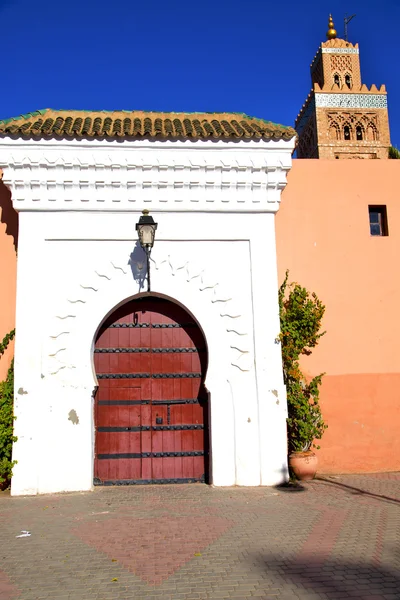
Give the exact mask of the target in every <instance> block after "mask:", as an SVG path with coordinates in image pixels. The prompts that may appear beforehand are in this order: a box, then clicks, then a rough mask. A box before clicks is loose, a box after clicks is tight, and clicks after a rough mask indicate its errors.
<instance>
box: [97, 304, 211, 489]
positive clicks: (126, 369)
mask: <svg viewBox="0 0 400 600" xmlns="http://www.w3.org/2000/svg"><path fill="white" fill-rule="evenodd" d="M94 366H95V371H96V375H97V381H98V389H97V392H96V394H95V400H94V417H95V458H94V484H95V485H143V484H168V483H169V484H170V483H201V482H204V483H209V482H210V468H209V465H210V456H209V454H210V453H209V394H208V393H207V390H206V388H205V385H204V381H205V377H206V372H207V366H208V350H207V343H206V339H205V336H204V333H203V331H202V329H201V327H200V325H199V323H198V322H197V320H196V319H195V317H194V316H193V315H192V314H191V313H190V312H189V311H188V310H187V309H186V308H185V307H183V306H182V305H181V304H179V303H177V302H176V301H174V300H173V299H171V298H169V297H166V296H164V295H161V294H151V293H145V294H141V295H139V296H136V297H135V298H134V299H131V300H129V301H128V302H125V303H124V304H122V305H121V306H119V307H118V308H116V309H115V310H114V311H113V312H112V313H111V314H110V315H109V316H107V317H106V319H105V320H104V322H103V323H102V325H101V326H100V328H99V331H98V333H97V337H96V342H95V348H94Z"/></svg>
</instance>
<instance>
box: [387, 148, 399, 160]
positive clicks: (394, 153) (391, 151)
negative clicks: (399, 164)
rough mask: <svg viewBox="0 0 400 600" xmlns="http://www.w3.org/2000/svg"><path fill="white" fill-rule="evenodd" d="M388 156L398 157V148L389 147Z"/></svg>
mask: <svg viewBox="0 0 400 600" xmlns="http://www.w3.org/2000/svg"><path fill="white" fill-rule="evenodd" d="M389 158H397V159H398V158H400V150H399V149H398V148H396V147H395V146H390V148H389Z"/></svg>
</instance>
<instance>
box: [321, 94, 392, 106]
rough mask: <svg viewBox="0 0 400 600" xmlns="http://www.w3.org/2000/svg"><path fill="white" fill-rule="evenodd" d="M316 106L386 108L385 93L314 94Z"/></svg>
mask: <svg viewBox="0 0 400 600" xmlns="http://www.w3.org/2000/svg"><path fill="white" fill-rule="evenodd" d="M315 105H316V107H317V108H326V107H329V108H387V96H386V94H329V93H328V94H315Z"/></svg>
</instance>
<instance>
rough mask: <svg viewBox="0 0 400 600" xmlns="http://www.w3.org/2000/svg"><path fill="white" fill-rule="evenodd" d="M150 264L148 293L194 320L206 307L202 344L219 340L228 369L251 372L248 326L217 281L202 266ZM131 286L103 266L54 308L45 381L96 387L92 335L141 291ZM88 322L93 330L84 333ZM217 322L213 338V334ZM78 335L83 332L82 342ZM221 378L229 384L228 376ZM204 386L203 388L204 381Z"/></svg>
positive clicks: (126, 273) (170, 260) (122, 270)
mask: <svg viewBox="0 0 400 600" xmlns="http://www.w3.org/2000/svg"><path fill="white" fill-rule="evenodd" d="M151 262H152V280H153V290H154V291H155V292H160V293H161V292H162V293H163V294H164V295H165V294H167V295H169V296H170V297H171V298H172V299H173V300H178V301H180V302H182V304H183V305H184V306H185V307H186V308H188V309H189V310H190V311H191V312H193V314H194V315H195V316H196V318H197V315H198V314H199V313H201V312H204V309H203V311H201V310H200V306H202V305H203V306H204V304H206V305H207V307H206V311H212V312H213V314H214V318H215V322H214V326H213V327H211V329H210V319H209V317H206V319H204V322H200V325H201V327H202V329H203V331H204V333H205V335H206V338H207V333H208V334H209V336H208V340H210V338H211V337H213V338H215V336H216V334H217V335H218V336H219V337H220V338H221V336H222V338H223V339H224V340H225V347H224V348H223V351H224V355H225V357H227V358H228V360H229V363H230V367H233V368H234V370H238V371H242V372H246V371H250V370H251V369H252V368H253V366H254V358H253V352H252V347H251V346H252V336H251V335H249V334H250V324H249V323H248V322H247V320H246V319H245V317H244V316H243V312H244V311H243V309H242V308H241V307H240V306H239V305H238V303H237V302H235V300H234V299H233V297H232V294H230V293H229V292H228V291H227V290H226V286H224V285H223V283H222V284H221V281H220V280H221V277H218V279H219V281H217V278H216V277H213V276H212V274H210V273H207V271H206V270H205V269H204V268H203V267H202V266H200V265H196V264H194V263H193V262H188V261H185V260H184V259H183V258H178V257H171V256H168V257H167V258H165V259H162V260H161V259H160V260H157V259H156V260H153V259H152V260H151ZM222 278H223V277H222ZM132 284H134V285H132ZM134 286H135V282H134V281H133V277H132V272H131V269H130V268H129V266H128V267H127V266H125V265H123V266H121V264H120V261H118V260H112V261H109V262H107V263H105V264H103V265H102V266H100V267H98V268H96V269H95V270H94V271H93V272H91V273H90V274H89V275H88V276H87V278H84V279H83V280H81V283H80V284H79V286H77V287H76V289H74V290H72V291H71V292H70V294H69V295H68V297H67V299H66V300H64V301H63V302H62V304H61V305H60V306H59V307H57V308H56V310H55V314H54V315H53V317H52V319H51V323H50V324H49V337H48V339H47V340H46V342H45V346H46V352H45V355H46V356H45V357H44V361H45V363H46V364H45V365H43V371H44V372H45V373H46V376H48V377H50V378H51V379H59V380H60V381H62V382H63V384H64V385H65V384H67V385H69V386H72V387H74V386H76V385H85V386H86V387H92V388H95V387H96V386H97V378H96V374H95V372H94V369H93V363H92V362H91V364H90V368H89V362H88V357H89V354H90V352H91V351H92V350H93V344H94V341H95V336H96V333H97V331H98V330H99V328H100V326H101V324H102V323H103V322H104V320H105V318H106V317H107V316H108V315H109V314H110V313H111V312H112V311H113V310H115V308H116V307H117V306H119V305H121V304H123V303H124V302H126V301H128V300H129V299H130V298H134V297H135V296H137V294H138V293H140V286H139V285H138V284H136V286H137V289H135V287H134ZM185 288H186V289H185ZM89 315H90V316H89ZM89 322H91V323H92V328H90V326H89V327H88V323H89ZM216 322H217V332H218V333H217V332H216V331H215V323H216ZM212 330H213V333H212V334H211V331H212ZM82 331H83V332H86V335H84V338H82ZM83 339H86V344H83V347H82V341H83ZM76 342H78V344H79V345H80V346H81V348H80V349H78V348H77V347H76ZM82 352H83V354H86V357H84V356H83V355H82ZM227 355H228V356H227ZM218 362H220V361H218ZM85 365H86V368H85ZM226 377H227V378H228V379H229V375H228V373H226ZM205 383H206V385H207V379H206V382H205Z"/></svg>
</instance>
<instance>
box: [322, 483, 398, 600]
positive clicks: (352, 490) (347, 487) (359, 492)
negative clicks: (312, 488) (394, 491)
mask: <svg viewBox="0 0 400 600" xmlns="http://www.w3.org/2000/svg"><path fill="white" fill-rule="evenodd" d="M317 481H321V482H323V483H324V484H328V485H331V486H334V487H339V488H341V489H343V490H347V491H348V492H350V493H351V494H353V495H354V496H368V497H369V498H375V499H377V500H385V501H387V502H394V503H395V504H400V499H398V498H393V497H391V496H385V495H383V494H375V493H374V492H369V491H368V490H363V489H362V488H358V487H354V486H352V485H349V484H347V483H342V482H341V481H337V480H332V479H328V478H326V477H323V476H319V477H317ZM399 485H400V482H399ZM399 600H400V591H399Z"/></svg>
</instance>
